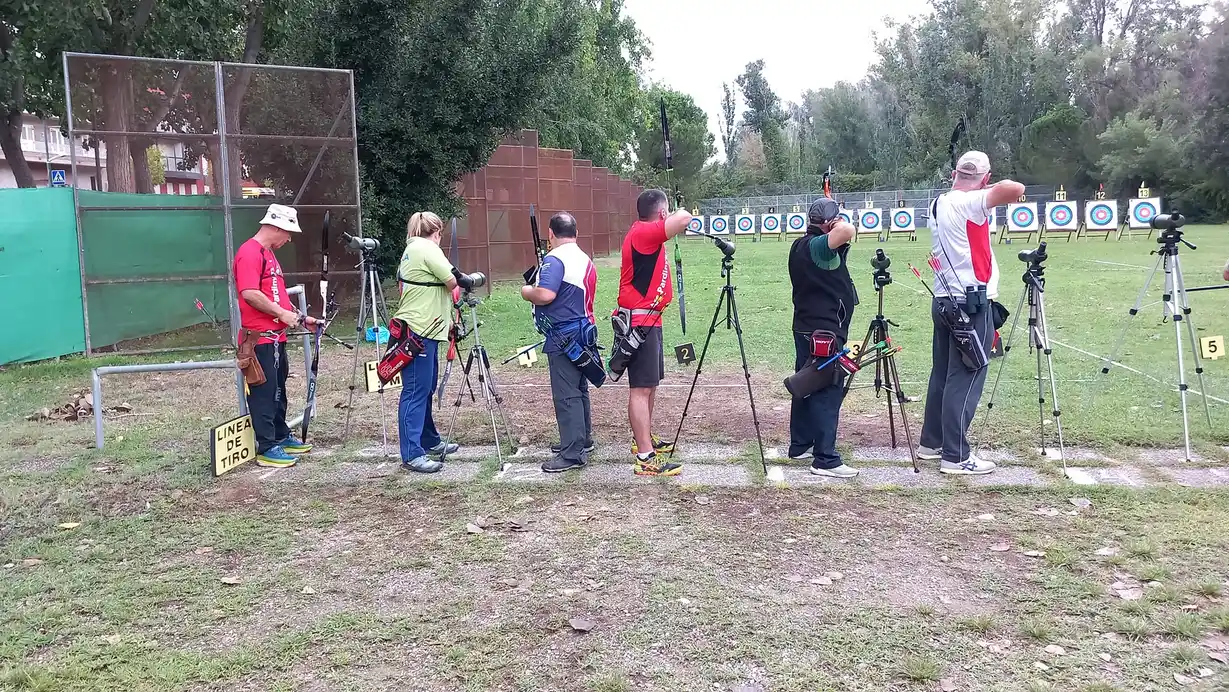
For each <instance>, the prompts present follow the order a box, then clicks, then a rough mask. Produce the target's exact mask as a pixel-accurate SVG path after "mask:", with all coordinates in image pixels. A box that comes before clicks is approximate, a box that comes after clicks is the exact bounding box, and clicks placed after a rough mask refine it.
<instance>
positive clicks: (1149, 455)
mask: <svg viewBox="0 0 1229 692" xmlns="http://www.w3.org/2000/svg"><path fill="white" fill-rule="evenodd" d="M1136 455H1137V456H1138V457H1139V461H1140V462H1142V463H1144V464H1156V465H1158V466H1160V465H1166V464H1185V463H1187V462H1188V461H1204V462H1208V461H1212V462H1215V461H1220V460H1219V459H1209V458H1207V457H1205V456H1202V455H1201V454H1199V452H1196V451H1194V450H1192V451H1191V458H1190V459H1189V460H1188V459H1187V458H1186V449H1184V448H1179V449H1156V448H1151V447H1149V448H1143V449H1139V450H1137V452H1136Z"/></svg>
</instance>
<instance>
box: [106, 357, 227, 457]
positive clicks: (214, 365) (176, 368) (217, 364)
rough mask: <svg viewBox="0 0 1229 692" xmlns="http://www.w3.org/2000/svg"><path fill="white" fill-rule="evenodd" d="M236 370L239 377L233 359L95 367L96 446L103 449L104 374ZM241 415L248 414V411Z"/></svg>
mask: <svg viewBox="0 0 1229 692" xmlns="http://www.w3.org/2000/svg"><path fill="white" fill-rule="evenodd" d="M231 369H233V370H235V372H238V373H239V377H240V378H242V377H243V373H242V372H241V371H240V370H239V364H238V363H237V362H236V361H233V360H209V361H205V362H203V363H146V364H143V365H104V366H102V367H100V368H94V372H93V388H94V446H95V447H97V448H98V449H102V445H103V434H102V376H103V375H116V374H120V373H134V372H181V371H184V370H231ZM241 415H246V412H244V414H241Z"/></svg>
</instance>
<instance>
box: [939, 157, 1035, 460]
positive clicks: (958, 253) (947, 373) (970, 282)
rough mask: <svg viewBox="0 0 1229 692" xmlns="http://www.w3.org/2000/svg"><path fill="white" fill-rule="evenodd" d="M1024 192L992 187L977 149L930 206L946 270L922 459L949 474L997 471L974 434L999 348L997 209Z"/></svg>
mask: <svg viewBox="0 0 1229 692" xmlns="http://www.w3.org/2000/svg"><path fill="white" fill-rule="evenodd" d="M1022 194H1024V185H1022V184H1020V183H1017V182H1015V181H1012V180H1003V181H1000V182H998V183H995V184H994V185H990V159H989V157H987V156H986V155H985V154H984V153H982V152H980V151H970V152H967V153H966V154H965V155H964V156H961V157H960V161H959V162H958V163H957V164H956V170H955V171H954V172H953V173H952V189H951V191H950V192H946V193H944V194H942V195H940V196H939V198H938V199H936V200H935V201H934V202H933V203H931V206H930V219H931V224H930V226H931V252H932V253H933V254H934V256H935V257H937V258H938V259H939V269H938V270H937V271H936V272H935V287H934V288H935V296H937V297H936V298H935V300H934V303H933V305H932V306H931V320H932V321H933V322H934V337H933V339H932V342H931V360H932V362H931V371H930V386H929V387H928V388H927V391H926V415H925V419H924V421H923V422H922V437H921V440H920V445H919V446H918V458H919V459H928V460H939V461H940V464H939V470H940V471H941V472H942V473H952V474H964V475H981V474H987V473H990V472H991V471H993V470H994V463H993V462H990V461H985V460H982V459H978V458H977V457H975V456H973V454H972V451H971V450H970V449H969V440H968V431H969V426H970V425H971V424H972V423H973V418H974V414H975V413H976V412H977V404H978V402H979V401H980V400H981V395H982V388H983V387H984V386H985V384H986V374H987V372H988V371H989V366H988V362H989V354H990V349H991V347H992V346H993V343H994V324H993V321H992V320H993V315H992V310H991V308H990V301H992V300H994V299H995V298H997V297H998V289H999V267H998V263H997V262H996V260H995V259H994V252H993V251H991V249H990V233H991V228H990V227H991V225H992V219H993V217H994V210H995V208H996V207H998V206H1000V205H1003V204H1007V203H1008V202H1011V201H1014V200H1016V199H1019V197H1020V195H1022ZM953 326H957V329H955V330H953ZM974 333H975V336H974ZM979 350H980V351H981V352H982V353H977V351H979Z"/></svg>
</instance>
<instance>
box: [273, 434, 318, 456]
mask: <svg viewBox="0 0 1229 692" xmlns="http://www.w3.org/2000/svg"><path fill="white" fill-rule="evenodd" d="M278 446H279V447H281V448H282V450H283V451H285V452H286V453H287V454H307V453H308V452H310V451H312V446H311V445H310V444H308V443H306V442H304V441H302V440H300V439H299V438H297V437H295V436H294V435H287V436H286V439H284V440H282V442H281V444H279V445H278Z"/></svg>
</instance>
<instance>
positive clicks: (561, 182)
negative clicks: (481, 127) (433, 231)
mask: <svg viewBox="0 0 1229 692" xmlns="http://www.w3.org/2000/svg"><path fill="white" fill-rule="evenodd" d="M462 186H463V195H464V198H465V206H466V216H465V218H464V219H460V220H459V221H458V223H457V230H458V233H459V235H460V240H459V242H458V245H459V247H460V251H461V257H460V263H461V266H462V267H466V268H469V267H473V268H474V269H479V270H482V271H486V273H487V274H488V275H489V276H491V277H492V278H494V279H508V278H513V277H515V276H517V275H519V274H520V273H521V272H523V271H525V269H526V268H527V267H529V266H531V265H532V264H533V262H534V252H533V234H532V232H531V231H530V228H529V205H530V204H533V205H535V206H536V207H537V214H538V227H539V231H540V232H541V234H542V238H543V240H544V241H545V239H546V233H547V231H546V225H547V223H548V222H549V220H550V217H551V215H552V214H554V213H556V212H559V211H566V212H569V213H571V214H572V215H573V216H575V217H576V224H577V227H578V231H579V237H580V245H581V247H582V248H584V250H585V251H586V252H588V253H590V254H591V255H593V256H594V257H600V256H602V255H608V254H610V253H611V252H617V251H618V249H619V247H620V245H621V244H622V242H623V236H624V235H625V234H626V233H627V229H628V228H629V227H630V226H631V223H632V221H633V219H634V218H635V208H636V197H637V196H639V195H640V193H641V192H642V191H643V190H644V188H642V187H640V186H638V185H635V184H633V183H632V182H631V181H629V180H623V179H621V178H619V177H618V176H616V175H614V174H612V173H611V172H610V171H609V170H608V169H605V168H598V167H594V165H593V162H592V161H586V160H584V159H574V158H573V154H572V152H571V151H569V150H567V149H544V148H541V147H539V146H538V133H537V132H536V131H534V130H522V131H521V132H520V133H519V134H518V135H515V136H513V137H509V138H508V139H506V140H505V141H504V142H503V143H502V144H500V145H499V147H498V148H497V149H496V150H495V153H494V154H493V155H492V156H491V160H490V162H489V163H488V164H487V165H486V166H484V167H482V168H481V169H479V170H478V171H476V172H474V173H471V174H468V175H466V176H465V177H464V179H463V180H462Z"/></svg>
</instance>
